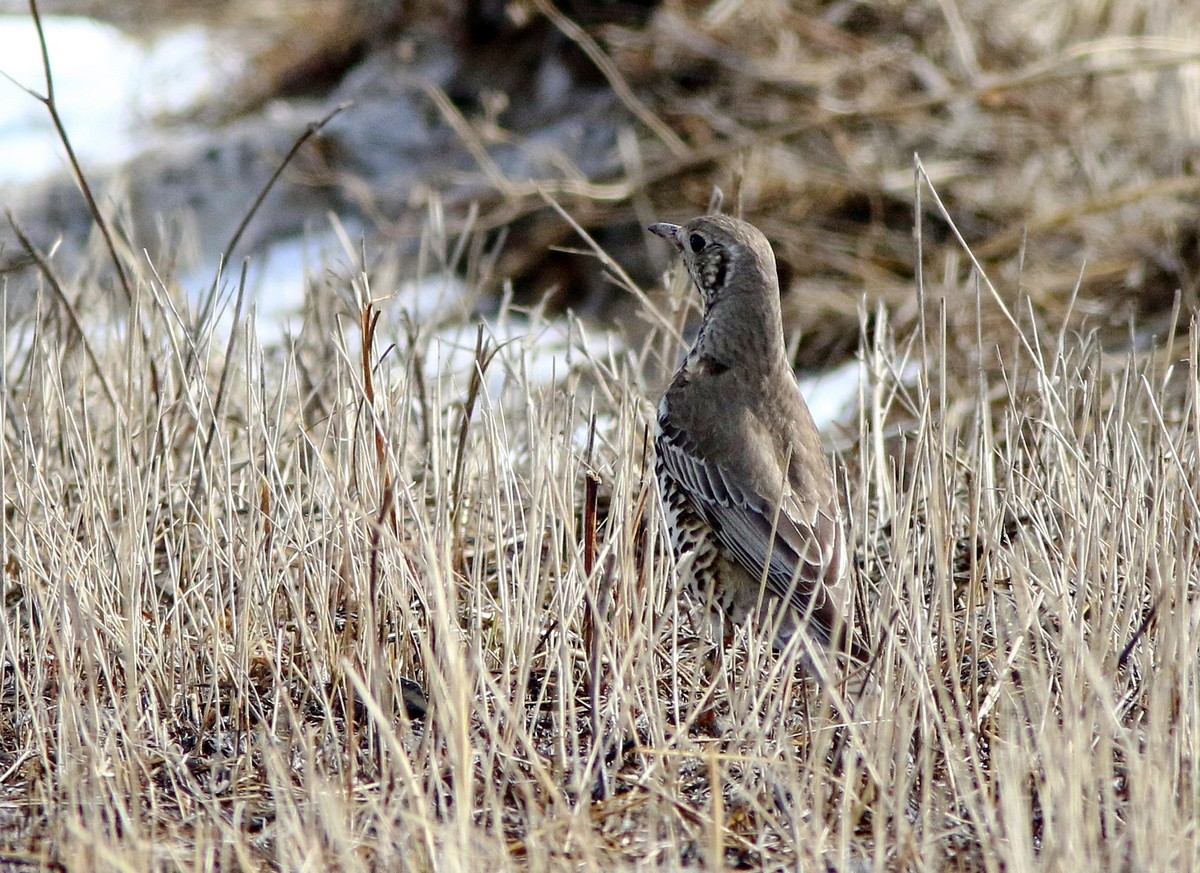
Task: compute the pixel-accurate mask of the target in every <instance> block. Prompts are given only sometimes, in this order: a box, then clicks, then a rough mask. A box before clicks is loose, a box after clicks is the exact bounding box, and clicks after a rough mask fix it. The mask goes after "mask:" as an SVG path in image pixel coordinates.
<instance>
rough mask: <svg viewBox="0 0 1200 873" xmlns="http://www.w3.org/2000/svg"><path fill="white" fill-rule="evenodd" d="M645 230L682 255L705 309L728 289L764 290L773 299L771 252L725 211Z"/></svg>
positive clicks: (752, 231)
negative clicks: (722, 213)
mask: <svg viewBox="0 0 1200 873" xmlns="http://www.w3.org/2000/svg"><path fill="white" fill-rule="evenodd" d="M647 230H649V231H650V232H651V233H653V234H657V235H658V236H661V237H662V238H663V239H665V240H667V241H668V242H669V243H671V244H672V245H674V246H675V248H676V249H677V250H678V251H679V252H681V253H682V254H683V263H684V264H685V265H686V266H687V269H688V272H689V273H690V274H691V276H692V281H693V282H695V283H696V287H697V288H698V289H699V291H700V295H701V297H703V298H704V305H705V307H706V308H708V307H711V306H712V305H713V304H714V303H715V302H716V301H717V300H720V299H722V298H724V297H726V296H727V295H728V294H730V293H739V292H749V293H756V292H758V293H761V292H762V291H763V290H766V291H768V292H771V293H773V294H774V295H775V297H776V299H778V296H779V277H778V274H777V273H776V271H775V255H774V253H773V252H772V251H771V244H770V243H769V242H767V238H766V237H765V236H763V235H762V232H761V231H759V229H758V228H756V227H755V226H754V225H752V224H749V223H747V222H745V221H741V220H739V219H737V218H730V217H729V216H727V215H704V216H701V217H700V218H694V219H692V220H691V221H689V222H688V223H687V224H667V223H666V222H659V223H657V224H652V225H650V226H649V227H648V228H647Z"/></svg>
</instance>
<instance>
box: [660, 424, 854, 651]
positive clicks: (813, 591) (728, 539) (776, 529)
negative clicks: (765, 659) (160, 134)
mask: <svg viewBox="0 0 1200 873" xmlns="http://www.w3.org/2000/svg"><path fill="white" fill-rule="evenodd" d="M656 446H657V449H658V453H659V457H660V458H661V460H662V465H663V468H664V470H665V471H666V473H667V474H668V475H670V476H671V477H672V478H674V479H675V480H676V481H677V482H679V484H680V485H681V486H682V487H683V488H684V489H685V490H686V491H687V493H688V495H689V496H690V497H691V499H692V504H693V506H695V508H696V510H697V511H698V512H699V513H700V514H701V515H702V516H703V517H704V519H705V521H707V522H708V523H709V524H710V525H711V526H712V528H713V530H714V532H715V533H716V536H717V539H718V540H719V542H720V543H721V545H722V546H723V547H724V548H725V549H726V550H727V552H728V553H729V554H730V555H732V556H733V557H734V558H735V559H736V561H737V563H738V564H740V565H741V566H742V567H743V568H744V569H745V570H746V571H747V572H748V573H749V574H750V576H751V577H753V578H755V579H761V578H762V577H763V574H764V572H765V573H766V584H767V590H768V591H769V592H770V593H772V594H774V595H776V596H778V597H780V598H782V599H784V600H786V601H788V602H790V603H791V604H792V606H793V607H795V608H796V609H797V610H798V611H799V612H800V613H801V614H802V615H805V616H807V617H808V621H809V624H810V626H811V627H813V629H814V630H815V631H816V632H817V636H818V637H820V638H822V640H823V641H824V642H830V641H831V640H832V637H833V634H834V633H835V629H834V628H835V625H836V623H837V622H839V621H840V620H841V619H840V617H839V615H838V613H837V609H836V607H835V606H834V604H833V602H832V598H831V597H830V593H829V590H828V588H829V586H830V585H831V584H833V583H834V582H836V580H837V578H838V577H839V576H840V574H841V572H842V568H841V566H840V565H841V562H842V561H843V560H844V544H843V541H842V535H841V528H840V525H839V524H838V521H837V519H836V518H835V517H833V516H832V515H831V514H830V513H828V512H826V511H824V510H823V509H822V508H821V507H819V506H815V505H814V506H811V507H804V506H802V505H801V503H800V501H799V500H798V499H797V497H796V496H795V495H789V496H788V497H787V498H785V499H784V501H783V504H782V506H780V507H779V508H778V512H776V506H774V505H773V504H772V503H771V502H770V501H768V500H767V499H766V498H764V497H763V496H762V495H760V494H758V493H757V492H755V491H754V490H753V489H752V488H750V487H749V486H748V485H746V484H744V483H742V482H740V481H739V480H738V478H737V477H735V476H732V475H730V473H729V471H728V470H726V469H724V468H723V467H722V466H721V465H719V464H716V463H713V462H711V461H708V460H705V459H703V458H701V457H699V456H698V455H697V453H696V452H695V451H694V450H693V447H692V446H691V445H689V442H688V440H687V439H686V438H685V437H684V436H683V434H682V433H681V432H680V431H678V430H677V429H675V428H673V427H671V426H670V423H669V422H660V430H659V434H658V437H657V439H656Z"/></svg>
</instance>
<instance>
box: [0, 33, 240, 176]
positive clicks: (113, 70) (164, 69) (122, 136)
mask: <svg viewBox="0 0 1200 873" xmlns="http://www.w3.org/2000/svg"><path fill="white" fill-rule="evenodd" d="M42 26H43V29H44V31H45V34H46V46H47V49H48V51H49V54H50V67H51V71H52V72H53V75H54V93H55V102H56V103H57V105H58V111H59V114H60V115H61V116H62V119H63V124H64V126H65V127H66V129H67V134H68V136H69V137H70V139H71V144H72V146H73V147H74V149H75V152H76V155H77V156H78V157H79V160H80V162H81V163H83V164H84V167H85V169H87V167H88V166H96V165H105V164H113V163H117V162H119V161H122V160H124V159H126V158H129V157H131V156H132V155H134V154H136V153H137V152H139V151H141V150H142V149H144V148H146V147H147V146H148V145H150V144H151V142H152V141H153V138H154V133H153V131H152V128H151V126H150V124H149V122H151V121H153V119H155V118H156V117H158V116H161V115H163V114H167V113H177V112H181V111H183V110H185V109H187V108H189V107H191V106H193V105H196V104H198V103H199V102H200V101H202V100H203V99H204V97H205V96H206V95H207V94H209V93H210V92H212V91H213V90H214V89H215V88H217V87H219V86H220V84H221V83H222V82H224V81H227V80H228V78H229V76H230V75H232V70H233V69H234V67H235V64H236V63H237V61H236V59H235V58H234V56H233V55H232V53H229V52H222V51H220V50H219V49H218V47H217V45H216V44H215V43H214V41H213V40H212V35H211V34H210V32H209V31H207V30H205V29H204V28H202V27H199V26H195V25H192V26H187V27H183V28H180V29H177V30H173V31H168V32H164V33H162V34H160V35H158V36H156V37H154V38H153V39H151V40H149V41H139V40H135V39H133V38H132V37H130V36H128V35H126V34H124V33H123V32H122V31H120V30H119V29H117V28H116V27H113V26H112V25H109V24H105V23H103V22H100V21H95V20H93V19H90V18H80V17H74V16H56V15H49V16H43V18H42ZM0 71H2V72H4V73H5V74H6V75H7V76H9V77H10V78H11V79H13V80H15V82H17V83H19V85H21V86H24V87H26V88H29V89H30V90H31V91H34V92H36V93H38V94H42V95H44V94H45V92H46V78H45V73H44V72H43V68H42V53H41V47H40V46H39V45H38V39H37V30H36V29H35V28H34V25H33V19H32V18H31V17H30V16H28V15H0ZM65 166H66V153H65V152H64V151H63V149H62V146H61V145H60V144H59V141H58V136H57V135H56V133H55V132H54V127H53V125H52V124H51V121H50V115H49V113H48V112H47V111H46V107H45V106H43V105H42V104H41V103H39V102H38V101H37V100H36V99H34V98H33V97H31V96H30V95H28V94H26V93H24V92H23V91H22V90H21V88H20V87H18V85H17V84H13V82H10V81H4V80H0V185H3V184H9V183H14V182H30V181H33V180H36V179H39V178H41V177H43V176H47V175H49V174H51V173H53V172H55V171H57V170H60V169H62V168H63V167H65Z"/></svg>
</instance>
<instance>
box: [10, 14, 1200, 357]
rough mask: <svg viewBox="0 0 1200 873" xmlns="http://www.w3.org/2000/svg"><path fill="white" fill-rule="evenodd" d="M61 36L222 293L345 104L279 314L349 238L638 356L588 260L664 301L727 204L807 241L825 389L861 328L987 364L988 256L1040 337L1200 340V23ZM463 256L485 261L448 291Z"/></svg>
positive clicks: (1185, 19) (41, 128)
mask: <svg viewBox="0 0 1200 873" xmlns="http://www.w3.org/2000/svg"><path fill="white" fill-rule="evenodd" d="M39 8H40V10H41V13H42V15H43V16H44V24H45V30H46V34H47V42H48V47H49V52H50V61H51V64H52V67H53V69H54V73H55V76H56V86H57V100H58V104H59V108H60V110H61V112H62V113H63V116H64V119H65V122H66V126H67V129H68V132H69V134H70V136H71V138H72V141H73V142H74V144H75V146H76V147H77V149H78V151H79V154H80V159H81V162H82V164H83V168H84V171H85V172H86V173H87V174H88V175H89V177H90V178H91V179H92V182H93V184H94V185H95V186H96V189H97V191H98V192H102V193H103V197H102V208H103V209H105V210H106V211H108V212H109V213H110V214H111V215H112V217H113V220H114V223H115V225H116V226H117V227H118V228H119V231H120V237H121V240H122V241H123V243H124V244H125V245H127V246H128V247H129V250H130V251H132V252H134V253H137V254H138V256H140V257H141V258H142V259H143V260H144V261H145V262H146V263H153V264H154V265H155V267H156V269H157V270H158V271H159V272H160V273H161V274H162V277H163V280H164V282H167V283H168V284H170V283H173V282H174V283H178V284H179V285H180V286H181V287H182V288H183V290H185V291H186V292H187V293H189V294H194V293H198V292H197V291H196V290H195V289H203V288H206V287H207V285H208V284H209V283H210V282H211V276H212V274H213V271H214V270H215V268H216V264H217V262H218V256H219V254H220V252H221V251H222V250H223V249H224V248H225V246H226V244H227V243H228V241H229V240H230V238H231V237H232V236H233V234H234V231H235V230H236V228H237V227H238V225H239V223H240V222H241V221H242V219H243V217H244V216H245V215H246V213H247V211H248V210H249V208H250V206H251V204H252V203H253V201H254V198H255V196H256V195H257V193H258V192H259V191H260V190H261V189H262V187H263V186H264V185H265V184H266V182H267V180H268V179H269V178H270V177H271V175H272V173H274V172H275V170H276V168H277V167H278V166H279V165H280V162H281V161H282V160H283V158H284V156H285V155H286V154H287V152H288V151H289V149H290V148H291V147H292V145H293V144H294V143H295V142H296V140H297V138H298V137H299V136H300V135H301V134H302V133H303V132H304V130H305V129H306V128H307V126H308V125H310V124H312V123H313V122H315V121H317V120H319V119H321V118H323V117H324V116H326V115H327V114H328V113H330V112H331V111H332V110H333V109H334V108H335V107H337V106H339V105H343V104H345V105H346V108H344V109H343V110H342V111H341V112H340V113H338V114H337V115H336V116H335V117H334V118H333V119H332V120H331V121H330V122H329V123H328V125H326V126H325V127H324V128H323V130H322V131H321V132H320V134H319V135H318V136H316V137H313V138H312V139H311V140H309V141H308V142H307V143H306V144H305V146H304V147H303V149H302V150H301V152H300V153H299V154H298V155H297V156H296V158H295V160H294V161H293V162H292V163H291V164H290V165H289V166H288V167H287V169H286V171H285V172H284V173H283V175H282V177H281V178H280V180H279V181H278V183H277V184H276V185H275V187H274V188H273V189H272V192H271V194H270V195H269V197H268V199H267V201H266V203H265V204H264V206H263V208H262V209H261V210H259V212H258V213H257V215H256V216H255V218H254V220H253V222H252V223H251V224H250V225H249V227H248V228H247V232H246V234H245V235H244V237H243V238H242V240H241V242H240V244H239V246H238V249H237V251H236V252H235V253H234V257H235V258H238V257H241V256H251V258H252V263H253V264H254V267H255V270H256V271H257V272H256V273H255V276H256V284H255V288H256V289H257V293H258V295H259V305H260V308H261V310H262V311H264V312H277V313H283V314H286V313H287V312H289V311H298V309H299V308H300V307H301V306H302V303H303V300H304V299H305V296H306V295H307V294H310V293H312V291H313V286H312V278H311V277H312V273H313V268H314V266H315V265H318V264H319V265H321V269H322V270H324V271H325V272H326V273H329V272H330V271H332V272H335V273H336V270H337V266H336V261H337V255H336V254H335V255H333V256H330V255H329V252H330V251H334V252H336V251H338V250H339V246H340V247H341V248H343V249H344V247H345V240H348V239H349V240H354V241H357V242H356V245H357V246H358V247H359V248H360V249H361V251H363V252H365V253H366V266H367V267H368V269H371V270H379V271H380V273H379V275H380V276H383V277H387V281H386V282H385V284H386V285H394V286H395V287H397V288H399V287H401V286H402V285H403V280H404V279H405V277H411V276H415V275H416V274H417V273H418V272H420V273H422V274H424V273H427V272H430V271H433V272H438V271H441V272H443V273H446V272H448V273H452V274H454V278H455V283H454V284H452V285H451V284H448V283H447V282H446V281H442V282H441V284H440V285H438V286H437V287H438V288H441V289H450V288H455V289H461V288H462V287H468V288H470V289H471V292H472V301H473V302H472V306H474V307H475V308H476V309H478V310H480V311H483V312H486V311H487V310H488V308H489V307H491V306H495V305H497V304H496V301H498V300H499V299H500V297H501V295H502V294H505V293H507V294H510V295H511V297H512V299H513V300H514V301H515V302H516V303H518V304H520V305H530V306H532V305H543V306H545V307H546V308H547V310H548V311H550V312H564V311H566V310H567V309H570V310H572V311H574V312H575V313H577V314H580V315H581V316H583V317H585V318H587V319H589V320H592V321H594V322H596V323H597V324H600V325H603V326H606V327H612V328H614V329H617V330H619V331H622V332H624V334H625V335H626V336H627V337H629V338H630V339H631V340H632V341H636V340H637V339H638V338H639V337H640V336H641V335H642V334H643V333H644V332H645V331H646V330H647V329H648V327H649V322H648V321H647V319H646V318H644V316H643V314H640V308H639V307H638V306H637V305H635V303H634V298H633V297H632V296H631V294H630V291H629V287H628V283H627V282H625V281H617V279H616V278H615V277H614V275H613V273H614V270H613V268H612V265H607V266H606V265H605V264H604V263H603V262H602V261H601V260H600V259H598V258H597V257H596V256H595V254H594V252H593V251H591V249H590V247H589V245H588V243H587V242H586V241H585V239H584V238H583V237H582V236H581V234H580V229H582V230H584V231H586V233H587V234H588V235H589V236H590V238H591V239H593V240H594V241H595V242H596V243H597V244H598V245H599V246H600V247H601V248H603V250H605V251H606V252H607V253H608V254H609V255H611V257H612V258H613V260H614V261H615V263H616V264H618V265H620V267H621V268H622V269H623V270H624V271H626V272H627V273H628V276H629V278H630V280H631V281H632V282H633V283H635V284H637V285H638V286H640V287H641V288H643V289H646V290H648V291H652V289H655V288H659V287H660V286H661V285H662V282H661V276H662V275H663V272H664V270H665V269H666V268H667V267H668V266H669V253H668V252H667V251H665V247H664V246H662V245H661V243H659V242H657V241H656V240H654V239H652V238H648V237H647V235H646V234H645V233H644V232H643V230H642V226H643V225H644V224H645V223H647V222H649V221H651V220H656V219H667V220H671V219H684V218H688V217H691V216H693V215H695V214H698V213H701V212H704V211H706V210H708V209H709V208H710V206H711V205H712V204H713V203H714V202H715V201H714V196H715V195H714V190H715V189H718V188H719V189H720V192H721V195H720V196H721V201H722V209H723V210H724V211H727V212H734V213H741V214H742V215H743V216H744V217H745V218H747V219H749V220H751V221H753V222H754V223H756V224H757V225H759V226H760V227H761V228H762V229H763V230H764V231H765V232H766V233H767V235H768V236H769V237H770V239H771V240H772V242H773V243H774V245H775V248H776V252H777V254H778V256H779V268H780V277H781V280H782V281H781V286H782V289H783V297H784V308H785V312H786V321H787V325H788V328H789V331H790V332H791V335H792V337H793V339H794V343H793V345H794V347H795V349H796V363H797V366H798V367H800V368H802V369H803V368H806V367H811V368H823V367H828V366H832V365H836V364H837V363H838V362H839V361H842V360H845V359H847V358H848V357H849V356H851V355H853V354H854V353H855V351H856V349H857V348H858V347H859V344H860V333H861V330H860V317H859V313H860V310H863V311H865V312H866V313H867V319H868V322H869V320H870V317H871V313H874V312H879V311H881V310H882V311H886V312H887V313H888V315H889V318H890V321H891V323H892V324H894V325H900V326H903V325H905V324H913V323H915V320H916V316H917V314H918V311H919V310H918V306H934V307H938V309H939V312H941V313H943V314H942V315H940V316H939V317H944V318H946V319H948V320H949V321H950V322H951V326H953V325H954V324H955V323H957V322H958V321H961V323H962V325H963V326H964V329H965V328H967V327H969V328H970V330H971V333H972V335H973V334H974V330H975V328H974V325H975V324H976V322H978V323H979V324H980V325H981V329H982V330H984V331H987V330H988V329H989V326H990V325H992V324H993V323H998V321H999V320H1000V315H999V314H998V311H993V310H989V309H988V306H989V305H990V304H987V303H985V304H978V305H977V303H973V304H972V306H971V307H967V306H964V305H962V304H963V302H964V301H966V300H968V299H970V300H975V301H976V302H977V301H978V297H979V295H977V294H976V293H975V292H976V291H977V290H978V282H977V278H976V272H975V268H974V266H973V264H972V261H971V258H970V257H968V256H967V254H966V251H965V249H964V246H963V243H964V242H965V244H966V245H967V246H969V247H970V250H971V252H972V253H973V255H974V257H975V258H977V259H978V262H979V264H980V266H981V267H982V268H983V269H984V270H985V271H986V273H987V275H988V276H989V277H990V279H991V281H992V282H993V283H995V285H996V288H997V290H998V294H999V297H1000V299H1001V300H1003V301H1005V302H1006V304H1007V305H1008V306H1009V307H1010V308H1011V309H1013V310H1014V311H1016V312H1017V313H1018V315H1019V317H1028V318H1030V319H1035V320H1039V321H1041V322H1043V323H1045V324H1047V325H1050V326H1053V327H1069V328H1070V329H1072V330H1080V331H1083V332H1094V333H1095V335H1096V336H1097V337H1098V338H1099V340H1100V341H1101V342H1103V343H1104V344H1105V345H1106V347H1111V348H1124V347H1127V346H1129V345H1131V344H1133V345H1144V344H1149V343H1153V342H1155V341H1157V340H1159V339H1161V338H1162V337H1163V336H1165V335H1169V334H1171V333H1173V332H1174V331H1176V330H1178V329H1179V327H1180V326H1181V325H1182V326H1186V324H1187V321H1188V319H1189V318H1190V317H1191V314H1192V313H1193V312H1194V310H1195V306H1196V301H1197V269H1198V267H1200V250H1198V240H1200V235H1198V233H1197V227H1198V223H1197V208H1196V207H1197V200H1198V194H1200V180H1198V179H1197V176H1196V161H1197V155H1198V154H1200V149H1198V146H1200V6H1197V5H1196V4H1194V3H1191V2H1188V0H1112V2H1103V0H1086V2H1079V3H1071V4H1065V3H1057V2H1046V0H1016V2H1013V0H915V2H913V0H871V2H856V0H836V2H798V3H779V2H767V0H740V2H739V0H717V2H711V3H699V2H686V0H663V2H653V0H642V2H638V0H613V2H595V3H577V2H571V3H568V2H559V3H557V4H555V3H552V2H551V0H508V2H505V0H477V2H461V3H453V2H421V0H414V2H384V0H310V2H292V3H269V2H220V0H213V2H171V0H158V2H148V3H140V4H113V3H98V2H88V0H80V2H69V0H68V2H42V3H40V4H39ZM0 46H2V48H0V70H2V71H3V72H4V73H6V74H7V75H8V76H10V77H11V78H12V79H14V80H16V82H18V83H20V84H22V85H24V86H27V87H29V88H31V89H33V90H34V91H37V92H44V90H45V83H44V79H43V75H42V71H41V56H40V49H39V47H38V44H37V38H36V33H35V31H34V29H33V26H32V20H31V17H30V14H29V9H28V7H27V5H26V4H24V3H21V2H18V0H3V2H2V3H0ZM0 93H2V94H3V99H0V203H2V204H3V206H4V207H5V208H6V209H8V210H11V212H12V213H13V215H14V216H15V217H16V218H17V219H18V221H19V222H20V223H21V225H22V226H23V227H24V229H25V232H26V233H27V235H28V237H29V239H30V240H31V242H32V244H33V245H35V246H36V247H38V248H39V249H40V250H41V251H43V252H46V253H52V258H51V262H52V263H53V264H54V265H55V266H56V268H57V269H59V270H61V271H62V273H63V274H64V275H65V276H68V277H75V278H76V280H78V278H79V277H81V276H85V275H86V276H89V277H95V276H96V275H98V274H102V273H103V271H104V270H105V269H107V267H106V262H105V259H104V258H103V257H100V256H99V255H98V252H99V249H98V248H97V242H96V240H95V239H94V233H93V224H92V220H91V217H90V215H89V213H88V210H87V207H86V204H85V203H84V201H83V198H82V197H81V195H80V194H79V193H78V191H77V188H76V186H75V183H74V182H73V181H72V179H71V178H70V175H69V174H68V173H67V171H66V163H65V159H64V157H63V155H62V149H61V147H60V146H59V145H58V143H57V141H56V136H55V134H54V132H53V129H52V128H51V127H50V125H49V122H48V117H47V114H46V112H45V109H44V107H42V106H41V105H40V104H39V103H38V102H37V101H36V100H34V99H33V98H31V97H29V96H27V95H26V94H23V93H22V91H21V90H20V89H19V88H18V87H16V85H15V84H14V83H13V82H0ZM915 157H919V160H920V162H921V165H922V167H923V170H924V173H925V174H926V177H927V181H925V182H922V183H921V184H918V183H917V176H916V172H915V160H914V159H915ZM935 191H936V195H937V196H938V197H940V200H941V205H939V203H938V202H937V200H936V198H935V197H934V192H935ZM556 206H558V207H561V211H560V209H558V208H556ZM564 213H565V215H564ZM566 216H570V218H571V219H572V220H573V222H574V223H577V224H578V227H575V226H573V222H572V221H570V220H568V218H567V217H566ZM431 228H433V230H432V232H433V233H434V234H436V235H440V236H441V237H442V238H444V239H445V240H451V241H453V244H452V245H450V248H452V249H456V252H457V256H456V257H455V258H454V259H453V261H452V262H447V263H442V264H434V265H433V266H432V267H430V266H429V265H428V264H422V266H421V268H420V270H418V269H417V267H416V266H415V264H416V262H417V260H418V259H420V258H422V257H423V255H422V252H424V251H427V249H428V246H427V245H426V244H427V243H428V237H429V234H430V233H431ZM918 230H919V236H920V243H921V246H920V252H921V260H922V263H920V264H918V263H917V260H918V256H917V252H918V246H917V241H916V240H915V238H914V237H915V234H916V233H917V231H918ZM957 235H961V237H962V241H961V242H960V241H959V240H958V239H957V238H956V237H957ZM423 240H425V242H423ZM330 257H332V259H333V262H334V263H330ZM346 268H347V269H352V268H356V267H354V266H353V265H351V264H349V263H347V264H346ZM919 268H920V269H921V270H922V271H923V280H924V283H925V287H924V295H921V296H919V295H918V294H917V293H916V287H917V281H916V279H917V275H918V269H919ZM0 269H3V271H4V272H3V275H4V278H5V281H6V285H7V293H8V300H9V311H10V318H12V317H14V315H15V316H17V317H19V315H20V313H21V312H22V311H24V310H26V309H28V307H29V305H30V301H32V299H33V297H32V296H31V295H32V293H33V292H34V290H35V289H36V287H37V283H38V277H37V269H36V266H35V264H34V262H33V259H32V258H31V257H30V255H29V253H28V252H27V251H26V250H24V248H23V246H22V244H21V243H20V242H19V241H18V240H17V239H16V238H15V236H14V234H13V232H12V229H11V226H10V225H9V223H8V222H7V221H5V222H3V226H2V227H0ZM334 284H335V285H336V283H334ZM377 288H378V286H377ZM389 290H391V289H389V288H386V287H385V288H383V289H382V291H381V293H387V292H388V291H389ZM964 290H965V291H966V292H967V293H968V294H970V295H973V296H970V297H964V296H963V294H964ZM414 293H416V292H414ZM434 293H435V294H437V293H447V294H451V293H454V294H457V293H460V291H452V290H444V292H443V291H436V290H435V291H434ZM652 293H660V292H653V291H652ZM1018 304H1019V305H1018ZM281 317H282V316H281Z"/></svg>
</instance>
